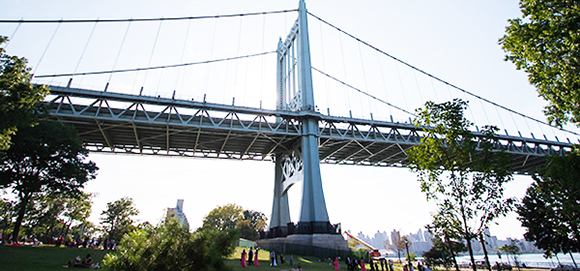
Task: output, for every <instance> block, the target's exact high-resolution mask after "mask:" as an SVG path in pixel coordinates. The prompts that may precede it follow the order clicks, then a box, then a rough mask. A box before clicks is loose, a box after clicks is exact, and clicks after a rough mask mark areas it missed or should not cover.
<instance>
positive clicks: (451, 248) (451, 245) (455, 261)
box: [445, 232, 459, 271]
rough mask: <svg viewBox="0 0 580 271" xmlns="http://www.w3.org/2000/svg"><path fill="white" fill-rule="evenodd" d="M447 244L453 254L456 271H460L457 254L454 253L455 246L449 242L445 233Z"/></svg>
mask: <svg viewBox="0 0 580 271" xmlns="http://www.w3.org/2000/svg"><path fill="white" fill-rule="evenodd" d="M445 242H446V243H447V247H448V248H449V253H451V258H452V259H453V264H454V265H455V271H459V265H457V259H456V258H455V252H453V244H452V243H451V241H450V240H449V237H448V235H447V232H445Z"/></svg>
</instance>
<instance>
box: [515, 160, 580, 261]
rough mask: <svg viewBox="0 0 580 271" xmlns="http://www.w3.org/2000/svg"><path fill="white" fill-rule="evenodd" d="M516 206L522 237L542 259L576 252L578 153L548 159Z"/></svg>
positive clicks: (579, 246)
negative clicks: (533, 243)
mask: <svg viewBox="0 0 580 271" xmlns="http://www.w3.org/2000/svg"><path fill="white" fill-rule="evenodd" d="M532 177H533V179H534V182H533V183H532V185H531V186H530V187H529V188H528V190H527V192H526V195H525V196H524V198H523V199H522V202H521V204H520V205H519V206H518V209H517V212H518V214H519V220H520V221H521V222H522V226H523V227H524V228H526V233H525V234H524V237H525V238H526V240H528V241H531V242H535V245H536V246H537V247H538V248H541V249H543V250H544V251H545V253H546V255H551V254H552V253H560V252H563V253H572V252H580V226H579V225H580V217H578V214H580V204H579V202H580V181H579V180H580V150H578V149H575V150H574V151H572V152H570V153H568V154H566V155H565V156H552V157H549V158H548V162H547V163H546V166H545V167H544V168H541V169H540V170H538V174H535V175H533V176H532Z"/></svg>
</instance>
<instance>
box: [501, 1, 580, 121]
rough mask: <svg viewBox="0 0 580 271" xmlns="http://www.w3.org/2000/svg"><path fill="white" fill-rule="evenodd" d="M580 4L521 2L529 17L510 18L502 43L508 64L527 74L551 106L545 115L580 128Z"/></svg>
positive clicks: (524, 15) (576, 2)
mask: <svg viewBox="0 0 580 271" xmlns="http://www.w3.org/2000/svg"><path fill="white" fill-rule="evenodd" d="M579 5H580V2H579V1H577V0H521V1H520V9H521V12H522V15H523V18H517V19H512V20H509V26H507V27H506V34H505V35H504V36H503V38H501V39H500V41H499V43H500V44H501V46H502V48H503V49H504V51H505V52H506V54H507V55H506V60H509V61H511V62H513V63H514V64H515V65H516V67H517V69H518V70H524V71H525V72H526V73H527V74H528V79H529V81H530V83H532V84H533V85H534V86H535V87H536V88H537V90H538V93H539V95H540V96H541V97H542V98H544V99H545V100H546V101H548V102H549V104H548V105H547V106H546V107H545V110H544V113H545V114H546V115H547V116H548V119H549V121H550V122H552V123H554V124H556V125H557V126H560V127H561V126H562V125H563V124H566V123H567V122H568V121H571V122H573V123H575V124H576V125H580V8H578V6H579Z"/></svg>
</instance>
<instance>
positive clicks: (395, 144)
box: [46, 86, 572, 174]
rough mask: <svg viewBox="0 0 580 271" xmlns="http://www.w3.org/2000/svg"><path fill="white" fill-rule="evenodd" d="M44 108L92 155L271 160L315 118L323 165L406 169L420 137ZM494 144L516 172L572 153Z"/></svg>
mask: <svg viewBox="0 0 580 271" xmlns="http://www.w3.org/2000/svg"><path fill="white" fill-rule="evenodd" d="M46 103H47V104H49V106H50V115H51V116H50V118H52V119H54V120H57V121H61V122H65V123H69V124H73V125H74V126H76V128H77V130H78V132H79V135H80V136H81V138H82V139H83V140H84V141H85V144H86V145H87V147H88V148H89V150H91V151H96V152H118V153H128V154H145V155H147V154H151V155H168V156H188V157H206V158H220V159H240V160H272V158H271V155H272V154H273V153H280V152H284V153H285V152H288V151H289V150H292V148H293V147H294V146H295V144H296V142H298V141H299V140H300V137H301V136H302V133H303V131H302V128H301V126H302V119H303V118H304V117H308V118H311V117H315V118H316V119H318V121H319V132H318V138H319V142H320V143H319V156H320V161H321V162H322V163H329V164H348V165H366V166H391V167H405V166H407V164H408V161H407V155H406V151H407V150H409V149H410V148H412V147H413V146H416V145H417V144H419V143H420V140H421V138H422V137H423V132H422V130H421V129H419V128H417V127H415V126H413V125H411V124H408V123H393V122H381V121H375V120H364V119H353V118H343V117H332V116H325V115H322V114H319V113H313V112H290V111H283V110H265V109H258V108H249V107H239V106H228V105H221V104H210V103H204V102H194V101H187V100H176V99H169V98H160V97H148V96H140V95H130V94H120V93H108V92H101V91H91V90H84V89H68V88H62V87H53V86H51V97H49V100H48V99H47V101H46ZM474 134H475V135H478V133H477V132H474ZM498 138H499V143H498V145H497V146H496V148H497V149H500V148H503V149H504V150H505V151H506V152H507V153H509V154H510V155H511V158H512V161H513V168H514V169H515V170H516V171H517V172H519V173H527V174H529V173H533V172H534V171H535V168H536V167H538V166H541V165H543V164H544V163H545V157H546V156H549V155H553V154H560V155H562V154H564V153H566V152H569V151H570V150H571V149H572V146H571V144H570V143H567V142H558V141H548V140H543V139H535V138H522V137H515V136H505V135H499V136H498Z"/></svg>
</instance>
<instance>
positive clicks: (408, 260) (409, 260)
mask: <svg viewBox="0 0 580 271" xmlns="http://www.w3.org/2000/svg"><path fill="white" fill-rule="evenodd" d="M403 242H405V247H406V248H407V264H408V268H409V270H411V257H410V256H409V240H407V238H405V239H404V240H403Z"/></svg>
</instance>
